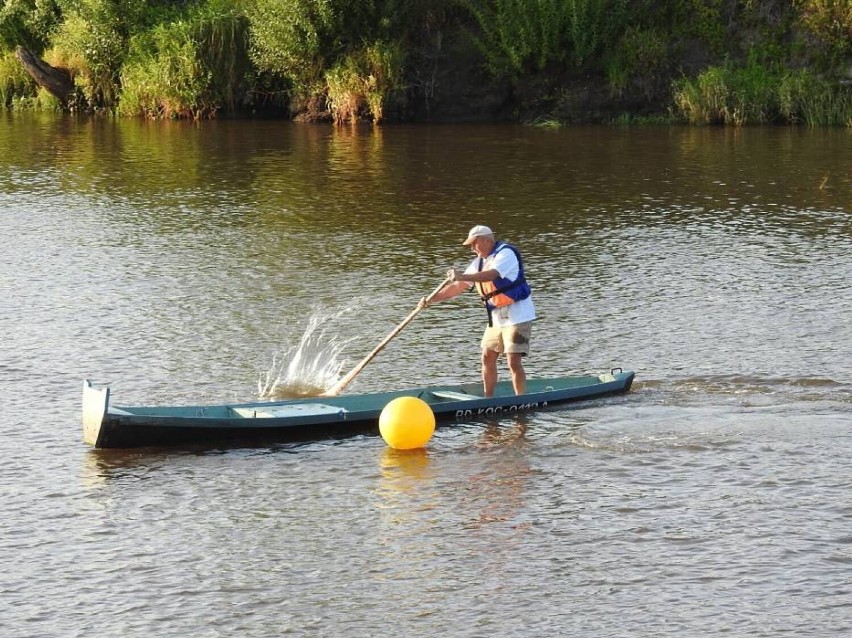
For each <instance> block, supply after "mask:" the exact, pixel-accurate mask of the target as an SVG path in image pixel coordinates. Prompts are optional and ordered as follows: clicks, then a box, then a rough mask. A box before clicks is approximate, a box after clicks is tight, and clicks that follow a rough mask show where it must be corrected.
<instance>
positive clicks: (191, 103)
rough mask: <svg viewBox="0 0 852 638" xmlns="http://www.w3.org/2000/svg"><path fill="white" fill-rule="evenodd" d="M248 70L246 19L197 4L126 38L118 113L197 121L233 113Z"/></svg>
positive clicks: (209, 5)
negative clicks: (221, 111) (126, 47)
mask: <svg viewBox="0 0 852 638" xmlns="http://www.w3.org/2000/svg"><path fill="white" fill-rule="evenodd" d="M250 69H251V64H250V62H249V57H248V23H247V21H246V19H245V18H244V17H243V16H242V15H240V14H238V13H236V12H233V11H231V12H229V11H227V10H223V9H220V8H219V7H218V6H217V5H216V4H215V3H209V4H207V5H202V6H200V7H198V8H196V9H195V10H193V11H192V12H191V13H190V14H189V15H183V16H181V15H178V16H177V17H176V18H174V19H172V20H170V21H167V22H163V23H160V24H158V25H156V26H155V27H154V28H153V29H150V30H149V31H145V32H143V33H140V34H137V35H136V36H134V37H132V38H131V40H130V47H129V53H128V55H127V60H126V62H125V64H124V66H123V68H122V72H121V86H122V92H121V100H120V104H119V112H120V113H121V114H124V115H143V116H145V117H149V118H192V119H199V118H209V117H213V116H214V115H215V114H216V113H217V111H218V110H219V109H220V108H223V107H224V108H225V109H227V110H229V111H234V110H236V108H237V100H238V95H240V94H241V92H244V90H245V86H244V85H245V84H246V82H247V80H246V76H247V74H248V73H249V72H250Z"/></svg>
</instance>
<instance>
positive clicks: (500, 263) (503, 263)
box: [464, 248, 535, 328]
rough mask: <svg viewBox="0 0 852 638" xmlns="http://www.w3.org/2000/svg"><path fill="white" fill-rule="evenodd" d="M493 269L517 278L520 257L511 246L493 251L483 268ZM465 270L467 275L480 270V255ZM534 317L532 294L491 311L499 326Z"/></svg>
mask: <svg viewBox="0 0 852 638" xmlns="http://www.w3.org/2000/svg"><path fill="white" fill-rule="evenodd" d="M492 269H493V270H496V271H497V272H498V273H500V276H501V277H503V278H504V279H508V280H510V281H514V280H515V279H517V278H518V271H519V270H520V264H519V263H518V258H517V257H516V256H515V251H513V250H512V249H511V248H504V249H503V250H500V251H497V253H496V254H495V253H492V254H490V255H489V256H488V257H486V258H485V263H483V264H482V270H483V271H485V270H492ZM464 272H465V274H466V275H469V274H472V273H475V272H480V269H479V257H477V258H476V259H474V260H473V262H471V264H470V266H468V267H467V270H465V271H464ZM471 285H472V286H473V285H474V284H473V283H471ZM533 319H535V306H534V305H533V301H532V295H530V296H529V297H527V298H526V299H521V300H520V301H516V302H515V303H510V304H509V305H508V306H501V307H500V308H495V309H494V310H492V311H491V320H492V322H493V323H494V326H495V327H498V328H505V327H507V326H514V325H517V324H519V323H525V322H527V321H532V320H533Z"/></svg>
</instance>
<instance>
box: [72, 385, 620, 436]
mask: <svg viewBox="0 0 852 638" xmlns="http://www.w3.org/2000/svg"><path fill="white" fill-rule="evenodd" d="M633 378H634V373H633V372H631V371H622V370H620V369H616V370H613V371H612V372H611V373H608V374H602V375H582V376H569V377H554V378H548V379H535V380H530V381H528V382H527V392H526V393H525V394H523V395H519V396H518V395H515V394H514V392H513V391H512V388H511V384H510V383H509V382H501V383H499V384H498V385H497V388H496V390H495V395H494V396H493V397H482V396H479V395H478V394H477V392H478V391H480V386H479V384H461V385H455V386H449V385H448V386H431V387H424V388H414V389H410V390H399V391H395V392H381V393H374V394H362V395H344V396H338V397H312V398H305V399H293V400H287V401H273V402H255V403H238V404H223V405H210V406H174V407H126V408H121V407H113V406H110V404H109V402H110V389H109V388H96V387H95V386H94V385H93V384H92V382H91V381H88V380H87V381H85V382H84V383H83V440H84V441H85V442H86V443H88V444H90V445H93V446H95V447H98V448H135V447H149V446H151V447H169V446H180V445H189V444H199V443H228V442H236V441H240V442H251V441H306V440H318V439H324V438H336V437H345V436H351V435H353V434H358V433H364V432H374V433H378V420H379V416H380V415H381V412H382V410H383V409H384V406H385V405H387V404H388V403H389V402H390V401H391V400H393V399H395V398H397V397H400V396H414V397H418V398H421V399H422V400H424V401H426V402H427V403H428V404H429V406H430V407H431V409H432V412H433V413H434V414H435V419H436V421H437V422H438V423H439V424H446V423H448V422H449V423H452V422H465V421H472V420H476V419H479V418H486V417H495V416H496V417H499V416H501V415H508V414H513V413H517V412H523V411H528V410H538V409H543V408H547V407H550V406H555V405H559V404H564V403H569V402H573V401H581V400H587V399H593V398H598V397H604V396H608V395H613V394H621V393H624V392H627V391H628V390H629V389H630V387H631V385H632V383H633Z"/></svg>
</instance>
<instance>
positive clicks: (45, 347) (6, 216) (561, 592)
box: [0, 117, 852, 637]
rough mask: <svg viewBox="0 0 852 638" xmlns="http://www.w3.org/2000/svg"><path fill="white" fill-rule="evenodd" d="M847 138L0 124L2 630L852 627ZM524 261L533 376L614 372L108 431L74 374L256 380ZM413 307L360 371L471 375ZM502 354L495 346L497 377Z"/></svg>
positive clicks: (173, 388)
mask: <svg viewBox="0 0 852 638" xmlns="http://www.w3.org/2000/svg"><path fill="white" fill-rule="evenodd" d="M850 170H852V135H850V133H849V132H848V131H846V130H840V129H836V130H808V129H789V128H756V129H744V130H737V131H735V130H728V129H710V128H707V129H691V128H630V129H619V128H603V127H600V128H598V127H590V128H577V129H565V130H559V131H547V130H545V131H542V130H535V129H529V128H520V127H513V126H486V125H482V126H443V127H440V126H435V127H431V126H430V127H426V126H422V127H405V126H398V127H397V126H389V127H386V128H382V129H376V130H371V129H349V128H346V129H340V130H334V129H332V128H326V127H313V126H295V125H290V124H283V123H278V122H275V123H271V122H270V123H266V122H213V123H204V124H198V125H193V124H183V123H171V124H170V123H162V124H147V123H140V122H112V121H75V120H65V119H60V120H56V119H41V118H36V117H33V118H21V117H18V118H16V119H8V118H6V119H2V120H0V220H2V221H1V222H0V251H2V255H3V259H2V262H0V291H2V295H0V335H2V340H0V379H2V387H3V393H2V396H3V398H4V405H3V409H2V412H0V454H2V459H3V463H2V465H0V479H2V480H0V502H2V513H3V517H2V522H0V595H1V596H2V600H3V604H2V607H0V635H2V636H15V637H25V636H32V637H36V636H37V637H42V636H51V637H52V636H62V637H64V636H122V637H127V636H139V637H142V636H145V637H148V636H175V637H178V636H193V637H195V636H199V637H207V636H210V637H214V636H228V637H231V636H241V637H256V636H264V637H265V636H283V635H294V636H301V635H305V636H376V635H397V636H402V635H412V636H413V635H417V636H434V635H441V634H445V635H448V636H558V635H574V636H677V637H683V636H716V635H728V636H778V635H792V636H848V635H850V634H852V461H850V455H851V454H852V382H850V377H852V320H850V316H852V283H850V276H852V216H850V213H852V175H850ZM476 223H487V224H489V225H491V226H493V227H494V228H495V229H496V230H497V231H498V233H499V234H500V235H501V236H502V237H504V238H507V239H510V240H513V241H515V242H516V243H517V244H518V245H519V246H520V247H521V248H522V250H523V252H524V256H525V258H526V266H527V269H528V272H529V278H530V280H531V282H532V284H533V288H534V295H535V300H536V303H537V307H538V310H539V314H540V320H539V321H538V322H537V324H536V326H535V328H534V336H533V340H534V344H533V345H534V352H533V354H532V355H531V356H530V357H529V360H528V362H527V366H528V370H529V373H530V374H532V375H552V374H553V375H556V374H564V373H570V372H575V371H585V370H594V371H607V370H609V368H611V367H613V366H623V367H625V368H631V369H635V370H636V371H637V374H638V376H637V382H636V384H635V386H634V390H633V392H632V393H630V394H629V395H627V396H625V397H618V398H615V399H608V400H605V401H594V402H591V403H587V404H583V405H578V406H576V407H572V408H568V409H564V410H555V411H549V412H543V413H535V414H527V415H524V416H521V417H515V418H507V419H504V420H500V421H494V422H472V423H467V424H461V425H460V426H458V427H453V428H444V429H440V430H439V431H438V432H436V434H435V436H434V438H433V439H432V441H431V442H430V444H429V446H428V450H427V451H426V452H424V453H422V454H407V455H405V454H399V453H393V452H392V451H389V450H388V449H387V448H386V447H385V445H384V443H383V441H382V440H381V439H380V438H378V437H375V436H363V437H356V438H352V439H347V440H344V441H334V442H317V443H311V444H302V445H286V444H281V445H275V446H266V447H242V448H232V449H218V448H216V449H188V450H187V449H184V450H159V451H157V450H153V451H152V450H147V451H145V450H142V451H133V452H115V451H95V450H92V449H89V448H87V447H86V446H85V445H83V444H82V442H81V426H80V387H81V384H82V380H83V379H84V378H86V377H89V378H93V379H95V380H96V381H99V382H103V383H109V384H110V385H111V386H112V388H113V396H114V401H115V402H116V403H118V404H134V403H184V402H193V403H196V402H198V403H206V402H220V401H231V400H234V399H240V400H251V399H252V398H253V397H254V396H255V395H256V393H257V392H258V381H259V379H260V378H262V377H263V375H264V374H265V372H267V371H268V370H269V369H270V365H271V362H272V361H273V358H274V357H279V358H280V357H284V358H285V359H286V358H287V357H288V356H289V355H290V354H292V352H293V349H294V347H295V346H297V345H298V344H299V343H300V340H302V339H303V338H304V335H305V334H306V331H308V330H309V324H310V323H311V321H314V322H315V323H319V324H320V325H321V326H322V328H323V330H325V333H324V339H327V340H330V341H336V342H337V343H339V344H340V348H341V351H340V352H339V356H340V362H339V363H340V365H342V367H343V369H344V370H347V369H348V368H349V367H351V366H352V365H354V364H355V363H356V362H357V361H358V360H359V359H360V358H361V357H362V356H363V355H365V354H366V353H367V352H369V350H370V349H372V347H373V346H374V345H375V344H376V343H378V342H379V341H380V340H381V339H382V338H383V337H384V336H385V335H386V334H387V333H388V332H389V331H390V330H391V329H393V327H394V326H395V325H396V324H397V323H398V322H399V321H400V320H401V319H402V318H404V317H405V316H406V315H407V314H408V313H409V312H410V310H411V309H413V307H414V306H415V304H416V302H417V299H418V298H419V297H420V296H421V295H423V294H426V293H428V292H429V291H430V290H432V289H433V288H434V287H435V285H436V284H437V283H438V282H439V281H440V280H441V278H442V277H443V275H444V272H445V271H446V269H447V268H448V267H450V266H454V265H457V266H461V265H463V264H465V263H466V261H467V259H468V258H469V256H470V253H468V252H467V251H466V249H463V248H462V247H461V246H460V242H461V241H462V239H463V238H464V236H465V234H466V232H467V229H468V228H469V227H470V226H471V225H473V224H476ZM483 324H484V313H483V311H482V310H481V309H480V308H478V307H477V305H476V303H475V300H474V299H473V298H472V297H470V298H465V299H463V300H461V301H459V302H457V303H451V304H446V305H442V306H437V307H432V308H429V309H427V310H426V311H425V312H424V313H422V314H421V315H420V316H419V317H418V318H417V319H416V321H414V322H413V323H412V324H411V325H410V326H408V327H407V328H406V329H405V331H403V332H402V333H401V334H400V336H398V337H397V338H396V340H394V342H393V343H392V344H391V345H390V346H388V348H387V349H386V350H385V351H383V352H382V354H380V355H379V356H378V357H377V358H376V359H375V360H374V361H373V362H372V363H371V364H370V365H369V366H368V367H367V368H366V369H365V370H364V372H362V374H361V375H360V376H359V377H358V379H357V380H356V382H355V384H354V385H353V386H352V388H351V390H352V391H355V392H358V391H370V390H379V389H390V388H396V387H404V386H408V385H414V384H426V383H434V382H442V381H461V380H472V379H476V378H477V377H478V363H477V356H478V355H477V344H478V339H479V334H480V331H481V328H482V325H483ZM501 373H502V375H503V376H504V377H505V370H503V371H501Z"/></svg>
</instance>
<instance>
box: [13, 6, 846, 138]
mask: <svg viewBox="0 0 852 638" xmlns="http://www.w3.org/2000/svg"><path fill="white" fill-rule="evenodd" d="M29 4H32V6H29ZM850 34H852V5H848V3H844V2H824V1H822V0H820V1H817V0H796V1H795V2H793V1H789V2H782V1H779V0H754V1H750V2H747V3H743V2H739V1H737V0H677V1H675V0H668V1H665V2H628V1H627V0H577V1H576V2H570V3H567V2H562V1H559V0H546V1H543V2H542V1H535V2H533V1H532V0H529V1H520V2H519V1H518V0H494V1H492V2H487V3H484V2H483V3H480V2H476V1H474V0H464V1H463V0H435V1H434V2H430V3H409V4H404V5H402V6H400V5H398V4H397V3H396V2H393V1H391V0H385V1H381V0H378V1H377V2H374V3H370V4H369V5H368V6H366V7H360V6H358V7H354V6H350V5H349V4H348V3H346V2H344V1H343V0H329V1H328V2H324V3H322V4H320V5H315V3H311V2H297V1H295V0H290V1H289V2H283V3H282V2H279V1H277V0H249V1H248V2H235V1H231V0H200V1H199V2H195V3H189V4H181V5H180V6H175V5H174V4H173V3H165V5H164V6H159V5H157V4H156V3H154V4H152V5H150V6H148V5H146V6H144V7H136V8H135V9H134V10H133V11H127V12H122V11H120V10H119V8H117V6H116V5H115V3H110V2H107V1H106V0H92V1H91V2H88V3H85V5H69V6H65V5H62V6H55V5H53V4H49V6H48V5H47V4H41V3H33V2H30V3H27V2H21V3H19V4H17V5H15V7H13V8H10V9H9V10H7V11H5V12H4V13H3V14H2V15H0V107H2V108H6V109H13V110H26V109H39V110H60V111H68V112H84V113H111V114H116V115H120V116H128V117H144V118H150V119H206V118H213V117H222V116H228V117H257V116H263V117H279V118H288V119H297V120H302V121H334V122H336V123H339V124H343V123H348V122H356V121H365V120H366V121H371V122H375V123H379V122H382V121H397V122H448V121H507V120H508V121H517V122H524V123H543V124H547V125H563V124H573V123H584V122H613V121H618V122H633V121H648V120H651V121H681V122H690V123H694V124H714V123H721V124H732V125H736V126H740V125H746V124H766V123H792V124H798V123H806V124H809V125H818V126H852V84H850V81H852V38H850Z"/></svg>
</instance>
